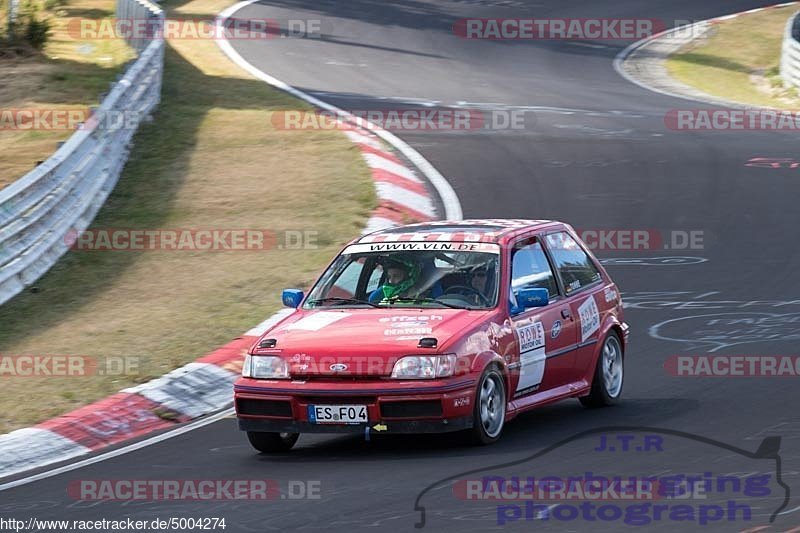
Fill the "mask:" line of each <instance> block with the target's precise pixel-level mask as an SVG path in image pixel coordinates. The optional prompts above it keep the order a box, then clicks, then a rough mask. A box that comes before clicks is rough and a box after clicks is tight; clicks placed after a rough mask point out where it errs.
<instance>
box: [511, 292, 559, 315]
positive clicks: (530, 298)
mask: <svg viewBox="0 0 800 533" xmlns="http://www.w3.org/2000/svg"><path fill="white" fill-rule="evenodd" d="M514 297H515V298H516V300H517V304H516V305H514V303H513V302H511V303H510V305H511V314H512V315H514V314H517V313H521V312H523V311H525V309H529V308H531V307H544V306H546V305H547V304H549V303H550V291H548V290H547V289H544V288H536V289H521V290H520V291H518V292H516V293H514Z"/></svg>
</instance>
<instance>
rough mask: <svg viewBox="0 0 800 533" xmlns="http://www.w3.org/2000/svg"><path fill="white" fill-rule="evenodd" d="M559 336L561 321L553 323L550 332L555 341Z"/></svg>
mask: <svg viewBox="0 0 800 533" xmlns="http://www.w3.org/2000/svg"><path fill="white" fill-rule="evenodd" d="M559 335H561V321H560V320H556V321H555V322H553V327H552V329H551V330H550V337H552V338H553V339H555V338H557V337H558V336H559Z"/></svg>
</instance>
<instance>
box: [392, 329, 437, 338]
mask: <svg viewBox="0 0 800 533" xmlns="http://www.w3.org/2000/svg"><path fill="white" fill-rule="evenodd" d="M431 333H433V328H425V327H422V328H420V327H417V328H389V329H385V330H383V334H384V335H386V336H395V335H430V334H431Z"/></svg>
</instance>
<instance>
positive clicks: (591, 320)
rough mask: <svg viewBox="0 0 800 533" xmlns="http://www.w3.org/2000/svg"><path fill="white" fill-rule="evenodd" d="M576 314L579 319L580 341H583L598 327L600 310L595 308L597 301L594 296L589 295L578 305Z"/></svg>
mask: <svg viewBox="0 0 800 533" xmlns="http://www.w3.org/2000/svg"><path fill="white" fill-rule="evenodd" d="M578 315H579V316H580V319H581V342H583V341H585V340H586V339H588V338H589V337H591V336H592V334H593V333H594V332H595V331H597V330H599V329H600V311H598V310H597V302H595V300H594V296H589V297H588V298H587V299H586V301H585V302H583V303H582V304H581V306H580V307H578Z"/></svg>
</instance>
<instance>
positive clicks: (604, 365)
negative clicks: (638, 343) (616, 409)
mask: <svg viewBox="0 0 800 533" xmlns="http://www.w3.org/2000/svg"><path fill="white" fill-rule="evenodd" d="M607 350H613V351H614V352H615V353H614V355H613V361H611V360H609V357H608V352H607ZM624 369H625V353H624V350H623V348H622V342H620V340H619V335H617V332H616V331H613V330H612V331H611V332H609V334H608V336H606V338H605V340H604V341H603V347H602V348H601V349H600V355H599V356H598V358H597V364H596V365H595V369H594V378H592V389H591V392H589V395H588V396H583V397H581V398H578V399H579V400H580V402H581V404H582V405H583V406H584V407H589V408H594V407H606V406H608V405H614V404H615V403H617V402H618V401H619V399H620V397H621V396H622V385H623V383H624V377H625V370H624ZM617 373H618V374H617ZM617 376H618V378H617ZM616 379H618V380H619V382H618V383H617V382H616Z"/></svg>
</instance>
